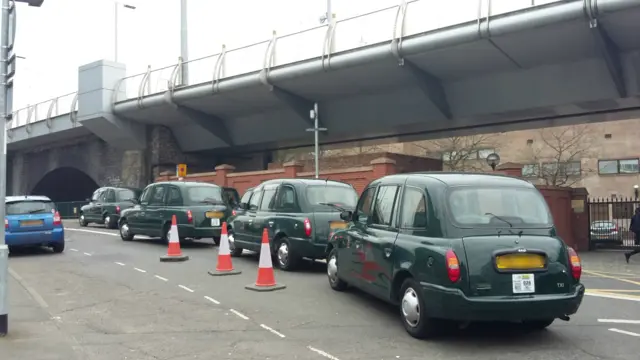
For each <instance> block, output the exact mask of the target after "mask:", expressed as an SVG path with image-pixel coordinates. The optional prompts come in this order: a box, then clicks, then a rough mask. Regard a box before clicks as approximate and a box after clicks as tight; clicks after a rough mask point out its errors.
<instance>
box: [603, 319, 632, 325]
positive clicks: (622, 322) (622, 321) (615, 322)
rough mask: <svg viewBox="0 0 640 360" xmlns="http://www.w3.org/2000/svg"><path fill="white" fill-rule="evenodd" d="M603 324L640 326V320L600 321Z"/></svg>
mask: <svg viewBox="0 0 640 360" xmlns="http://www.w3.org/2000/svg"><path fill="white" fill-rule="evenodd" d="M598 322H601V323H613V324H640V320H620V319H598Z"/></svg>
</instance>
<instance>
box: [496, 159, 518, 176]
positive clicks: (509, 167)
mask: <svg viewBox="0 0 640 360" xmlns="http://www.w3.org/2000/svg"><path fill="white" fill-rule="evenodd" d="M522 167H523V165H522V164H517V163H511V162H509V163H505V164H502V165H498V166H497V167H496V171H495V172H496V173H501V174H504V175H509V176H514V177H522Z"/></svg>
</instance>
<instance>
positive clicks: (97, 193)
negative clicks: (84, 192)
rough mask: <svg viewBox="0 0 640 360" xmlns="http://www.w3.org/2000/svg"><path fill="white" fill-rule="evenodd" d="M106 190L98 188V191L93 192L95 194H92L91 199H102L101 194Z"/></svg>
mask: <svg viewBox="0 0 640 360" xmlns="http://www.w3.org/2000/svg"><path fill="white" fill-rule="evenodd" d="M103 192H104V189H98V190H96V191H94V192H93V195H91V201H98V199H100V195H101V194H102V193H103Z"/></svg>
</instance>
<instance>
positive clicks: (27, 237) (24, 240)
mask: <svg viewBox="0 0 640 360" xmlns="http://www.w3.org/2000/svg"><path fill="white" fill-rule="evenodd" d="M5 242H6V243H7V245H8V246H38V245H44V246H47V245H51V244H58V243H63V242H64V229H63V228H56V229H53V230H51V231H26V232H7V233H6V234H5Z"/></svg>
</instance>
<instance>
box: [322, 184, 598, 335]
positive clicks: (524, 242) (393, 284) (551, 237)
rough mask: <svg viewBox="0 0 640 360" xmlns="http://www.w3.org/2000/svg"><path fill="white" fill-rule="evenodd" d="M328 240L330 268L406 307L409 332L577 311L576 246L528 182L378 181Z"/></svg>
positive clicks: (337, 284) (537, 322)
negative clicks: (559, 232)
mask: <svg viewBox="0 0 640 360" xmlns="http://www.w3.org/2000/svg"><path fill="white" fill-rule="evenodd" d="M341 217H342V218H343V219H344V220H346V221H350V223H349V226H348V227H347V228H346V229H344V230H339V231H337V232H336V233H335V234H334V235H333V236H332V238H331V240H330V241H329V245H328V252H329V257H328V264H327V275H328V278H329V284H330V286H331V287H332V288H333V289H334V290H337V291H341V290H344V289H345V288H347V286H348V285H351V286H353V287H356V288H359V289H361V290H363V291H364V292H367V293H369V294H371V295H373V296H375V297H378V298H380V299H383V300H385V301H387V302H390V303H392V304H396V305H399V308H400V316H401V319H402V323H403V324H404V327H405V329H406V330H407V332H408V333H409V334H410V335H412V336H414V337H417V338H426V337H431V336H434V335H437V334H438V333H439V332H441V331H442V330H444V329H447V328H451V325H464V324H468V323H469V322H473V321H483V322H484V321H506V322H516V323H520V324H521V325H522V326H524V327H526V328H528V329H534V330H535V329H543V328H546V327H547V326H549V325H550V324H551V323H552V322H553V321H554V320H555V319H561V320H569V315H571V314H574V313H576V312H577V311H578V308H579V306H580V304H581V302H582V298H583V296H584V292H585V287H584V286H583V285H582V284H581V283H580V275H581V271H582V270H581V269H582V268H581V264H580V258H579V257H578V255H577V253H576V252H575V251H574V250H573V249H572V248H570V247H568V246H567V245H566V244H565V243H564V242H563V241H562V239H560V238H559V237H558V236H557V234H556V231H555V227H554V225H553V220H552V217H551V214H550V212H549V208H548V207H547V204H546V202H545V200H544V198H543V197H542V195H541V194H540V192H539V191H538V190H537V189H536V188H535V187H534V186H533V185H532V184H530V183H529V182H527V181H524V180H521V179H517V178H512V177H508V176H501V175H488V174H458V173H415V174H402V175H391V176H386V177H383V178H380V179H378V180H375V181H373V182H372V183H371V184H369V186H368V187H367V188H366V189H365V190H364V192H363V193H362V195H361V196H360V199H359V201H358V205H357V207H356V209H355V211H354V212H350V211H345V212H343V213H342V214H341Z"/></svg>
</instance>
